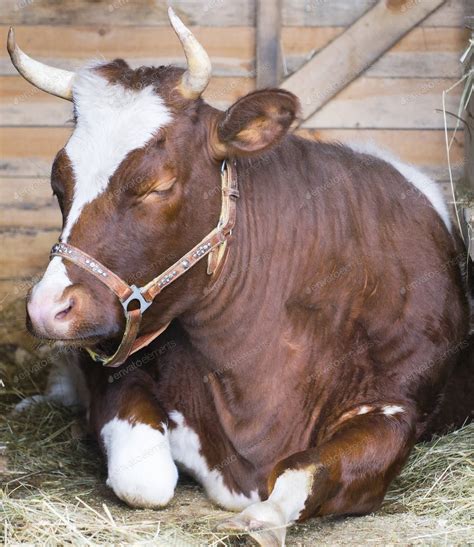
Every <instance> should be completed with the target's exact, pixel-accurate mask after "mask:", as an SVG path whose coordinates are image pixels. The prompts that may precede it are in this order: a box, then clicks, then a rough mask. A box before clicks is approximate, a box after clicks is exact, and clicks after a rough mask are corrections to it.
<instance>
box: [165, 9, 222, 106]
mask: <svg viewBox="0 0 474 547" xmlns="http://www.w3.org/2000/svg"><path fill="white" fill-rule="evenodd" d="M168 17H169V19H170V23H171V26H172V27H173V29H174V31H175V32H176V34H177V35H178V38H179V40H180V42H181V44H182V45H183V49H184V54H185V55H186V60H187V61H188V69H187V70H186V72H185V73H184V74H183V77H182V79H181V93H182V94H183V96H184V97H186V98H188V99H197V98H198V97H199V96H200V95H201V93H202V92H203V91H204V90H205V89H206V87H207V84H208V83H209V80H210V79H211V70H212V66H211V61H210V59H209V56H208V55H207V53H206V50H205V49H204V48H203V47H202V46H201V44H200V43H199V42H198V41H197V40H196V38H195V37H194V35H193V33H192V32H191V31H190V30H189V29H188V28H187V27H186V26H185V25H184V24H183V22H182V21H181V19H180V18H179V17H178V16H177V15H176V13H175V12H174V11H173V8H171V7H170V8H168Z"/></svg>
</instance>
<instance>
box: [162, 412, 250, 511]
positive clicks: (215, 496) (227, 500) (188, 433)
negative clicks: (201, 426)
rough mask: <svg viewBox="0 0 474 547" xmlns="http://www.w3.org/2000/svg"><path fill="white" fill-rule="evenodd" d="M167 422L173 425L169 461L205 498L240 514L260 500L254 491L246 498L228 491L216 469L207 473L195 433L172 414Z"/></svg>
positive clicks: (179, 416) (206, 466) (199, 442)
mask: <svg viewBox="0 0 474 547" xmlns="http://www.w3.org/2000/svg"><path fill="white" fill-rule="evenodd" d="M170 418H171V419H172V420H173V421H174V422H176V424H177V427H176V428H174V429H171V430H170V445H171V452H172V454H173V459H174V460H175V461H176V463H178V464H179V465H181V466H182V467H183V468H184V469H186V471H188V472H189V473H191V474H192V475H193V476H194V477H195V478H196V480H197V481H199V482H200V483H201V484H202V485H203V486H204V488H205V490H206V493H207V495H208V496H209V498H211V499H212V500H213V501H214V502H215V503H217V504H218V505H220V506H221V507H224V508H225V509H228V510H230V511H240V510H241V509H243V508H244V507H247V506H248V505H250V504H252V503H254V502H256V501H258V500H259V499H260V497H259V495H258V492H257V491H256V490H255V491H253V492H251V494H250V497H247V496H245V495H244V494H241V493H240V494H239V493H235V492H232V491H231V490H229V488H227V487H226V485H225V484H224V479H223V478H222V475H221V473H220V472H219V471H218V470H217V469H209V467H208V465H207V462H206V460H205V458H204V457H203V455H202V452H201V441H200V440H199V437H198V435H197V433H196V432H195V431H193V430H192V429H191V428H190V427H188V426H187V425H186V423H185V419H184V416H183V415H182V414H181V413H180V412H178V411H176V410H174V411H172V412H171V413H170Z"/></svg>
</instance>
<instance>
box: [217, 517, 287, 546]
mask: <svg viewBox="0 0 474 547" xmlns="http://www.w3.org/2000/svg"><path fill="white" fill-rule="evenodd" d="M216 529H217V531H218V532H230V533H232V534H236V535H243V534H245V535H247V536H248V537H249V538H251V539H252V540H253V541H252V543H253V544H254V545H260V546H261V547H282V546H283V545H284V544H285V535H286V527H285V526H283V527H282V526H275V524H273V523H270V522H264V521H261V520H256V519H254V518H252V517H251V516H247V515H244V514H240V515H236V516H235V517H231V518H230V519H227V520H224V521H222V522H221V523H220V524H219V525H218V526H217V528H216Z"/></svg>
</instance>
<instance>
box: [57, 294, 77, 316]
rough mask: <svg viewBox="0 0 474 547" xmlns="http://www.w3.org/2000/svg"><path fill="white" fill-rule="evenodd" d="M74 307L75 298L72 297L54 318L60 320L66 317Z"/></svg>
mask: <svg viewBox="0 0 474 547" xmlns="http://www.w3.org/2000/svg"><path fill="white" fill-rule="evenodd" d="M73 307H74V300H72V299H71V300H69V303H68V305H67V306H66V307H65V308H64V309H62V310H61V311H59V312H58V313H57V314H56V315H55V316H54V319H58V320H61V319H65V318H66V316H67V315H68V314H69V312H70V311H71V310H72V308H73Z"/></svg>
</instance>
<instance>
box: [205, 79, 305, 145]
mask: <svg viewBox="0 0 474 547" xmlns="http://www.w3.org/2000/svg"><path fill="white" fill-rule="evenodd" d="M298 109H299V102H298V99H297V98H296V97H295V96H294V95H293V93H290V92H289V91H284V90H283V89H264V90H262V91H254V92H253V93H249V94H248V95H246V96H245V97H242V98H241V99H239V100H238V101H237V102H236V103H235V104H233V105H232V106H231V107H230V108H229V109H228V110H227V111H226V112H224V113H223V114H222V117H221V118H220V120H219V122H218V124H217V128H216V129H217V131H216V135H215V138H216V140H217V141H218V142H217V143H215V144H216V145H217V146H215V149H216V152H218V154H219V155H224V156H226V155H230V156H243V155H249V154H254V153H256V152H261V151H263V150H266V149H267V148H269V147H270V146H272V145H274V144H276V143H277V142H278V141H279V140H280V139H281V138H282V137H283V135H284V134H285V133H286V132H287V131H288V128H289V127H290V125H291V124H292V122H293V121H294V119H295V118H296V116H297V113H298Z"/></svg>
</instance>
